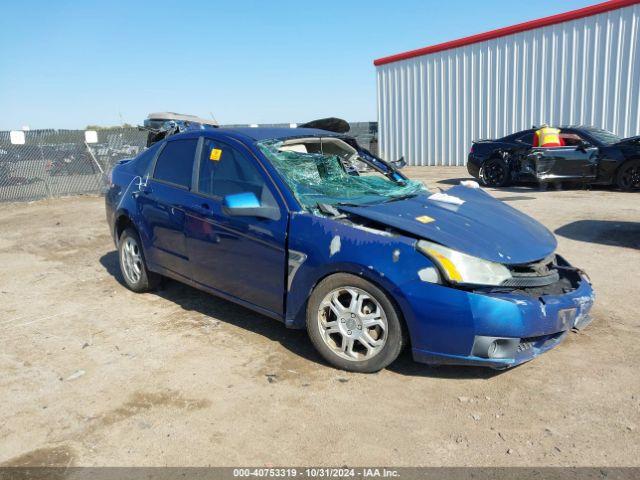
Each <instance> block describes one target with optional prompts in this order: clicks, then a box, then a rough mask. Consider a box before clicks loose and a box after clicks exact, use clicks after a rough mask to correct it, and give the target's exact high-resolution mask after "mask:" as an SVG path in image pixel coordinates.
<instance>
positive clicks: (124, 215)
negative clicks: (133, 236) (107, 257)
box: [113, 210, 140, 246]
mask: <svg viewBox="0 0 640 480" xmlns="http://www.w3.org/2000/svg"><path fill="white" fill-rule="evenodd" d="M114 218H115V221H114V222H113V233H114V238H115V241H116V246H117V245H118V243H119V242H120V236H121V235H122V232H124V231H125V229H127V228H133V229H134V230H135V231H136V232H138V228H137V227H136V225H135V223H134V222H133V220H132V219H131V215H130V214H129V212H128V211H127V210H119V211H118V212H116V214H115V215H114ZM139 234H140V232H138V235H139Z"/></svg>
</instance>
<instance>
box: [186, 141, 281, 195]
mask: <svg viewBox="0 0 640 480" xmlns="http://www.w3.org/2000/svg"><path fill="white" fill-rule="evenodd" d="M247 192H252V193H253V194H255V196H256V197H257V198H258V199H260V203H261V205H263V206H273V207H277V206H278V204H277V202H276V200H275V198H274V197H273V195H272V194H271V191H270V190H269V187H268V186H267V183H266V181H265V179H264V176H263V174H262V172H260V171H259V170H258V166H257V165H256V163H255V160H254V159H253V158H251V157H250V156H249V155H248V154H245V153H244V152H242V151H241V150H240V149H238V148H236V147H232V146H230V145H228V144H226V143H223V142H220V141H218V140H214V139H210V138H205V139H204V142H203V146H202V157H201V159H200V168H199V172H198V193H201V194H203V195H207V196H210V197H220V198H222V197H224V196H226V195H232V194H236V193H247Z"/></svg>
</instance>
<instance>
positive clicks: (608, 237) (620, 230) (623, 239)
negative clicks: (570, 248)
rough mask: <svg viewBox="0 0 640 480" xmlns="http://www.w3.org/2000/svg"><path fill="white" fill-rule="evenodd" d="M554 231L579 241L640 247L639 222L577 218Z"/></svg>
mask: <svg viewBox="0 0 640 480" xmlns="http://www.w3.org/2000/svg"><path fill="white" fill-rule="evenodd" d="M554 233H555V234H556V235H560V236H562V237H565V238H570V239H571V240H579V241H581V242H589V243H599V244H602V245H609V246H613V247H624V248H635V249H640V222H622V221H617V220H578V221H575V222H571V223H568V224H566V225H564V226H562V227H560V228H557V229H556V230H555V232H554Z"/></svg>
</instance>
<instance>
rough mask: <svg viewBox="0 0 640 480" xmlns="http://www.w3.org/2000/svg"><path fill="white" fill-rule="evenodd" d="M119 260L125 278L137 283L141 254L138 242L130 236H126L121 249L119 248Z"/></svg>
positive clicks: (140, 266) (140, 272)
mask: <svg viewBox="0 0 640 480" xmlns="http://www.w3.org/2000/svg"><path fill="white" fill-rule="evenodd" d="M120 261H121V262H122V267H123V268H122V270H123V273H124V275H125V276H126V277H127V280H128V281H129V282H130V283H132V284H137V283H138V282H139V281H140V277H141V276H142V269H143V265H142V255H141V252H140V246H139V245H138V242H137V241H136V240H135V239H134V238H132V237H126V238H125V240H124V244H123V245H122V249H121V250H120Z"/></svg>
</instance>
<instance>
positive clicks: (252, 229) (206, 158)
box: [186, 138, 287, 316]
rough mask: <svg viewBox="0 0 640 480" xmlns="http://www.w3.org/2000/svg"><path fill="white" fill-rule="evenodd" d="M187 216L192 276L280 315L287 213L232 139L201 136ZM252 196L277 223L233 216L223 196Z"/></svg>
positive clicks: (248, 155) (251, 158)
mask: <svg viewBox="0 0 640 480" xmlns="http://www.w3.org/2000/svg"><path fill="white" fill-rule="evenodd" d="M198 157H199V158H198V164H197V173H196V183H195V185H194V188H193V190H194V191H193V192H192V193H191V199H190V202H189V208H188V210H187V218H186V237H187V249H188V254H189V258H190V261H191V272H192V273H191V275H192V278H193V279H194V280H195V281H196V282H198V283H200V284H202V285H205V286H207V287H209V288H211V289H215V290H217V291H219V292H221V293H223V294H225V295H228V296H231V297H233V298H235V299H238V300H241V301H243V302H248V303H250V304H251V305H252V306H255V307H258V308H259V309H262V310H263V311H265V313H270V314H274V315H275V316H280V315H282V314H283V311H284V308H283V300H284V294H285V291H286V288H285V283H284V282H285V262H286V251H285V241H286V231H287V211H286V209H285V207H284V204H283V203H282V202H281V201H277V200H276V198H279V195H278V193H277V191H276V189H275V187H274V185H273V183H272V181H271V179H270V178H269V177H268V175H267V174H266V172H265V171H264V170H263V168H262V167H261V166H260V165H259V163H258V162H257V160H256V159H255V157H254V156H253V154H251V153H250V152H249V150H248V149H247V148H246V147H245V146H244V145H242V144H240V143H239V142H236V141H235V140H233V139H225V140H219V139H214V138H203V140H202V146H201V149H200V154H199V155H198ZM247 192H252V193H254V194H255V196H256V197H257V198H258V199H260V202H261V204H262V205H269V206H276V207H278V208H279V209H280V218H279V219H277V220H272V219H266V218H256V217H250V216H231V215H228V214H227V213H225V212H224V211H223V208H222V207H223V201H224V197H225V196H226V195H232V194H237V193H247Z"/></svg>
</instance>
